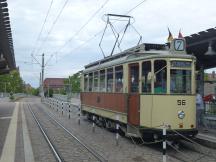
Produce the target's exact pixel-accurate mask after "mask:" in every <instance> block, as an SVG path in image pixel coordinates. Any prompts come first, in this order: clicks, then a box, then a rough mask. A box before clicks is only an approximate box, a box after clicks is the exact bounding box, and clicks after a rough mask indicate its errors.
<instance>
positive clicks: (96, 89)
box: [94, 71, 98, 92]
mask: <svg viewBox="0 0 216 162" xmlns="http://www.w3.org/2000/svg"><path fill="white" fill-rule="evenodd" d="M97 91H98V71H95V72H94V92H97Z"/></svg>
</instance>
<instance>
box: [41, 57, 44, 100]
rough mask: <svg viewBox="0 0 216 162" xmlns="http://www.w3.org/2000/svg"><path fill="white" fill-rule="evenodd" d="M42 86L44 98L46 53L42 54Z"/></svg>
mask: <svg viewBox="0 0 216 162" xmlns="http://www.w3.org/2000/svg"><path fill="white" fill-rule="evenodd" d="M41 71H42V72H41V74H42V76H41V82H42V83H41V84H42V97H44V53H43V54H42V69H41Z"/></svg>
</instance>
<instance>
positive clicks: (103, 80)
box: [99, 69, 106, 92]
mask: <svg viewBox="0 0 216 162" xmlns="http://www.w3.org/2000/svg"><path fill="white" fill-rule="evenodd" d="M99 76H100V77H99V79H100V81H99V83H100V85H99V91H100V92H106V71H105V69H103V70H100V71H99Z"/></svg>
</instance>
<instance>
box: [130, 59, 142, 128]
mask: <svg viewBox="0 0 216 162" xmlns="http://www.w3.org/2000/svg"><path fill="white" fill-rule="evenodd" d="M128 72H129V77H128V79H129V81H128V84H129V85H128V89H129V95H128V100H129V101H128V122H129V123H130V124H133V125H139V123H140V112H139V109H140V108H139V107H140V102H139V99H140V96H139V64H138V63H134V64H129V67H128Z"/></svg>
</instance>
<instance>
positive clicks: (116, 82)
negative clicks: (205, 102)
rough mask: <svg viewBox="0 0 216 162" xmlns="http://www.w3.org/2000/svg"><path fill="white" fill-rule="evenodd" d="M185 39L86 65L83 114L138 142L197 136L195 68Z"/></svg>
mask: <svg viewBox="0 0 216 162" xmlns="http://www.w3.org/2000/svg"><path fill="white" fill-rule="evenodd" d="M185 48H186V43H185V40H184V39H174V40H173V41H172V42H171V43H170V44H169V46H168V45H167V44H146V43H143V44H141V45H138V46H136V47H134V48H131V49H128V50H126V51H124V52H121V53H119V54H115V55H113V56H109V57H106V58H104V59H102V60H99V61H96V62H93V63H90V64H88V65H86V66H85V70H83V74H82V77H81V87H82V92H81V111H82V113H83V114H84V115H87V117H88V118H90V119H91V118H92V117H93V116H94V117H95V119H96V122H97V123H99V124H102V125H103V126H104V127H107V128H115V123H116V119H117V120H118V121H119V122H120V129H121V131H122V132H124V133H125V134H126V135H128V136H133V137H152V138H155V139H158V138H160V137H161V133H162V126H163V125H167V126H168V127H169V129H168V135H169V136H170V137H175V136H179V135H178V134H176V133H175V132H179V133H180V134H182V135H186V136H190V137H191V136H194V135H196V134H197V129H196V107H195V106H196V103H195V88H196V87H195V64H196V58H195V57H194V56H193V55H188V54H186V51H185Z"/></svg>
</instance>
